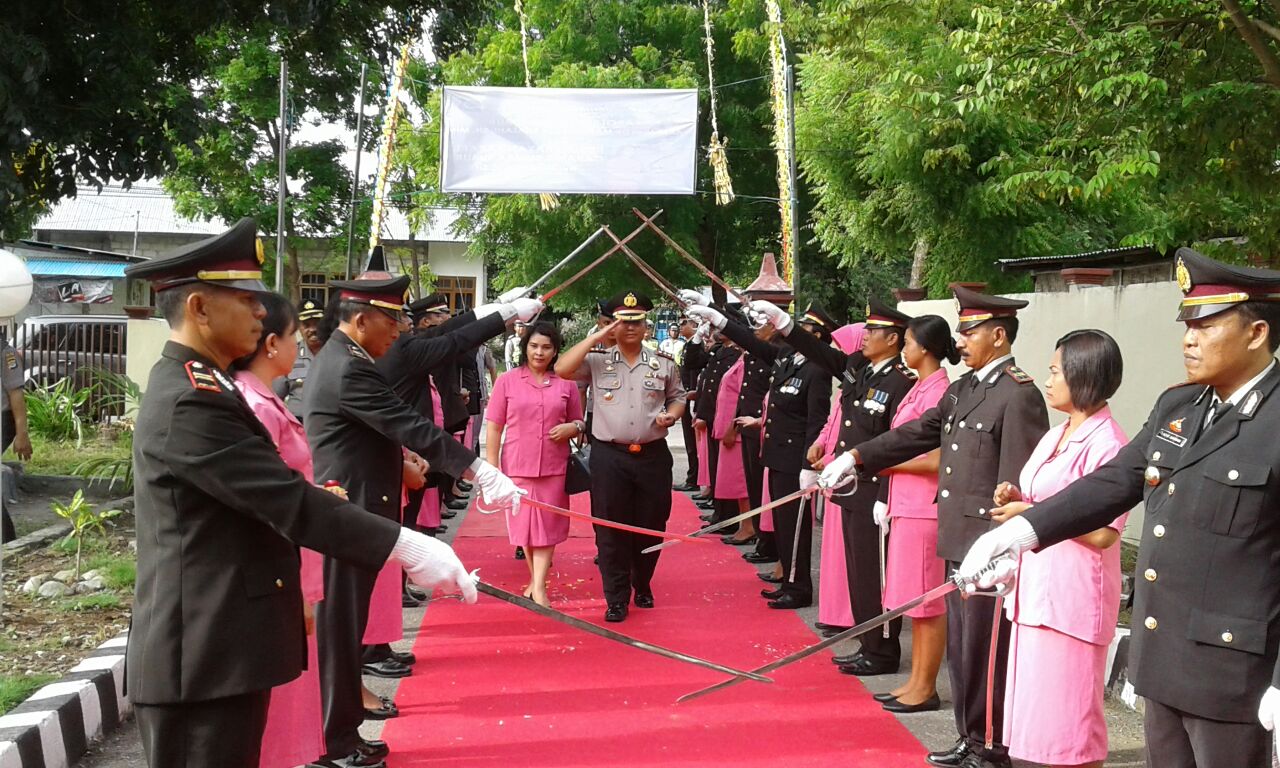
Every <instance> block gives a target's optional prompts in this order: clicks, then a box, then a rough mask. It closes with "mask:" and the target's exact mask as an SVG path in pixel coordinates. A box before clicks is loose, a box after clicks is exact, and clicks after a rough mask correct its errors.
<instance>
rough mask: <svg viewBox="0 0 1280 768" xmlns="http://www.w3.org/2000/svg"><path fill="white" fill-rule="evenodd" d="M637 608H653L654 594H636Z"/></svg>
mask: <svg viewBox="0 0 1280 768" xmlns="http://www.w3.org/2000/svg"><path fill="white" fill-rule="evenodd" d="M636 607H637V608H652V607H653V594H652V593H650V592H643V593H642V592H637V593H636Z"/></svg>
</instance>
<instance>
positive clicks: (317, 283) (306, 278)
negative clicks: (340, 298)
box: [298, 272, 342, 307]
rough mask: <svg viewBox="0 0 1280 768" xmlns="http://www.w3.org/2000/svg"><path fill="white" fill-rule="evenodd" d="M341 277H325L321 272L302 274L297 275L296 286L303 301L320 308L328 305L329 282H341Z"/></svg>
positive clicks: (336, 275)
mask: <svg viewBox="0 0 1280 768" xmlns="http://www.w3.org/2000/svg"><path fill="white" fill-rule="evenodd" d="M341 279H342V275H338V274H333V275H326V274H325V273H323V272H303V273H302V274H301V275H298V286H299V289H300V294H301V296H302V300H303V301H314V302H315V303H316V304H318V305H320V306H322V307H323V306H325V305H326V304H328V303H329V281H330V280H341Z"/></svg>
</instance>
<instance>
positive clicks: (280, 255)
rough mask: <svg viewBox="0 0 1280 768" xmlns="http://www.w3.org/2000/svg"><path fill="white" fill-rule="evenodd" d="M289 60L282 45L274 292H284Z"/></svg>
mask: <svg viewBox="0 0 1280 768" xmlns="http://www.w3.org/2000/svg"><path fill="white" fill-rule="evenodd" d="M288 102H289V62H287V61H285V58H284V50H283V47H282V48H281V51H280V135H279V136H278V137H277V138H279V140H280V147H279V150H278V152H279V157H280V168H279V177H278V179H277V180H276V184H277V190H276V293H284V240H285V238H284V206H285V197H286V196H287V194H288V191H287V189H286V187H285V168H286V167H287V166H286V162H285V161H286V159H287V158H286V154H287V153H288V151H289V114H288V110H289V103H288Z"/></svg>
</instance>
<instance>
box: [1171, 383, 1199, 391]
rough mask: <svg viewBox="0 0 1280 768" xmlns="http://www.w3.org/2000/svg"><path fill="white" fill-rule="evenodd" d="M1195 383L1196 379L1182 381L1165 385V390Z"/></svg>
mask: <svg viewBox="0 0 1280 768" xmlns="http://www.w3.org/2000/svg"><path fill="white" fill-rule="evenodd" d="M1193 385H1195V382H1194V381H1180V382H1178V383H1177V384H1170V385H1169V386H1168V387H1165V390H1164V391H1165V392H1168V391H1169V390H1171V389H1179V388H1181V387H1190V386H1193Z"/></svg>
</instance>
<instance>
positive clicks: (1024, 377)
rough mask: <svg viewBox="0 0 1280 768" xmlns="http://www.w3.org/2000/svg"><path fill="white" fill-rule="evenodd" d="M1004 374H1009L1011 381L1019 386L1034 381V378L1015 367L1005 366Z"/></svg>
mask: <svg viewBox="0 0 1280 768" xmlns="http://www.w3.org/2000/svg"><path fill="white" fill-rule="evenodd" d="M1004 372H1005V373H1007V374H1009V378H1011V379H1013V380H1014V381H1016V382H1018V383H1019V384H1030V383H1032V382H1034V381H1035V378H1034V377H1033V376H1032V375H1031V374H1029V373H1027V372H1026V371H1024V370H1022V369H1021V368H1019V367H1018V366H1016V365H1008V366H1006V367H1005V369H1004Z"/></svg>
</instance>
